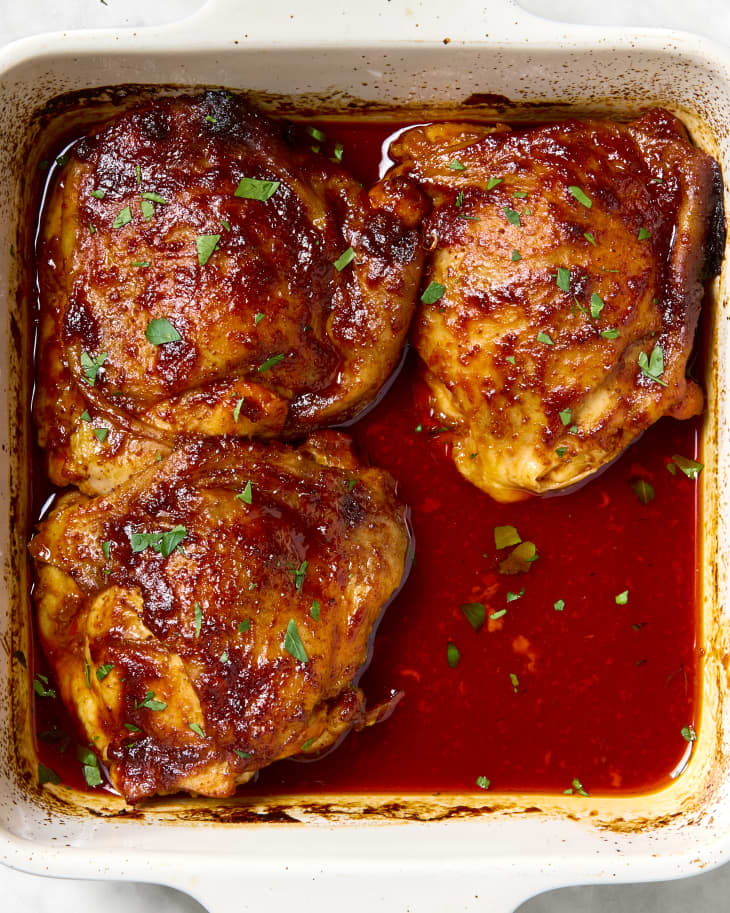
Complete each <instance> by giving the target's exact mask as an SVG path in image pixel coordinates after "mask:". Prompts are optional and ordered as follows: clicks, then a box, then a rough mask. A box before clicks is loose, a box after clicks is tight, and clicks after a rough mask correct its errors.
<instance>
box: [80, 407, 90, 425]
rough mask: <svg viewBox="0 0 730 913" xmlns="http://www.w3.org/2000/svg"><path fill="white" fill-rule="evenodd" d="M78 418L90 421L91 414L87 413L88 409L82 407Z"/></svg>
mask: <svg viewBox="0 0 730 913" xmlns="http://www.w3.org/2000/svg"><path fill="white" fill-rule="evenodd" d="M79 418H80V419H81V421H82V422H90V421H91V416H90V415H89V410H88V409H84V411H83V412H82V413H81V415H80V416H79Z"/></svg>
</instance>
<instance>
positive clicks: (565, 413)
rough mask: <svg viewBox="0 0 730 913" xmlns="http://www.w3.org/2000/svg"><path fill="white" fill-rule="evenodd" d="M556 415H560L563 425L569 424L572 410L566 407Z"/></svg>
mask: <svg viewBox="0 0 730 913" xmlns="http://www.w3.org/2000/svg"><path fill="white" fill-rule="evenodd" d="M558 415H559V416H560V421H561V422H562V423H563V424H564V425H569V424H570V423H571V422H572V421H573V410H572V409H570V408H568V409H562V410H561V411H560V412H559V413H558Z"/></svg>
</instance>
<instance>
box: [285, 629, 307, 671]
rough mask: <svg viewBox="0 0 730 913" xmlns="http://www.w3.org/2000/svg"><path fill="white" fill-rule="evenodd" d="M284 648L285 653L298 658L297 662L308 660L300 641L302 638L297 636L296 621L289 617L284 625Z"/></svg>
mask: <svg viewBox="0 0 730 913" xmlns="http://www.w3.org/2000/svg"><path fill="white" fill-rule="evenodd" d="M284 649H285V650H286V652H287V653H289V655H290V656H293V657H294V659H298V660H299V662H301V663H306V662H309V657H308V656H307V651H306V650H305V649H304V644H303V643H302V639H301V637H300V636H299V629H298V628H297V623H296V621H294V619H293V618H290V619H289V623H288V624H287V626H286V635H285V636H284Z"/></svg>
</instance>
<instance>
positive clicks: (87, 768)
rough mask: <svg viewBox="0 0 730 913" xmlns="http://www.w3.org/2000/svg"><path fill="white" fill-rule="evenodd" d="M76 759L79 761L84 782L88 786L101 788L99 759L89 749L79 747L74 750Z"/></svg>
mask: <svg viewBox="0 0 730 913" xmlns="http://www.w3.org/2000/svg"><path fill="white" fill-rule="evenodd" d="M76 757H77V759H78V760H79V761H81V765H82V770H83V774H84V780H86V783H87V785H88V786H101V784H102V778H101V771H100V770H99V759H98V758H97V757H96V755H95V754H94V752H93V751H91V749H90V748H84V747H83V746H81V745H80V746H79V747H78V748H77V749H76Z"/></svg>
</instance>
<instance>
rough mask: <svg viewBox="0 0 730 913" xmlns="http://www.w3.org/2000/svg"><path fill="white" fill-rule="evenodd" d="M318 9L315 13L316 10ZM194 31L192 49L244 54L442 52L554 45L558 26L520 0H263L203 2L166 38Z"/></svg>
mask: <svg viewBox="0 0 730 913" xmlns="http://www.w3.org/2000/svg"><path fill="white" fill-rule="evenodd" d="M317 7H318V9H317ZM177 29H182V30H184V31H185V32H186V33H187V34H190V32H191V29H193V30H194V33H195V36H196V41H197V42H200V41H204V40H205V38H206V37H209V38H211V39H216V40H217V41H219V42H220V41H224V42H226V43H228V42H230V41H235V42H236V43H237V44H240V45H242V46H252V45H255V44H259V43H262V44H264V43H265V44H266V45H268V46H272V45H274V46H281V45H282V44H283V45H286V44H289V43H291V44H296V45H297V46H299V47H301V46H302V45H303V44H304V45H306V44H311V45H317V46H322V45H327V44H334V45H344V44H362V43H367V42H370V41H374V40H375V41H381V42H388V43H402V42H408V41H418V42H419V43H424V42H437V43H439V44H450V43H452V42H454V43H458V42H461V41H469V42H471V43H473V42H475V41H479V40H482V39H485V38H488V39H489V41H490V43H494V42H499V41H500V39H504V40H508V41H515V40H517V39H519V40H520V41H521V42H522V41H524V40H526V39H534V40H537V39H540V40H547V39H553V40H556V39H557V38H558V37H560V36H561V34H562V32H563V31H564V26H563V25H562V24H561V23H558V22H554V21H551V20H548V19H543V18H542V17H540V16H535V15H533V14H532V13H528V12H527V11H526V10H524V9H523V8H522V7H521V6H520V5H519V3H518V2H517V0H489V4H488V5H483V4H481V3H476V2H475V0H449V2H448V4H444V2H443V0H367V2H365V3H353V2H352V0H328V2H326V3H324V2H323V3H321V4H320V3H310V4H307V5H306V6H304V5H298V4H296V3H292V2H291V0H267V2H266V4H265V7H261V6H259V5H256V4H254V3H253V2H251V0H207V3H206V4H205V6H203V7H202V8H201V9H200V10H199V11H198V12H197V13H195V14H193V16H192V17H189V18H187V19H185V20H182V21H181V22H178V23H176V24H175V25H173V26H167V27H166V31H168V32H169V31H173V32H174V31H176V30H177Z"/></svg>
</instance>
